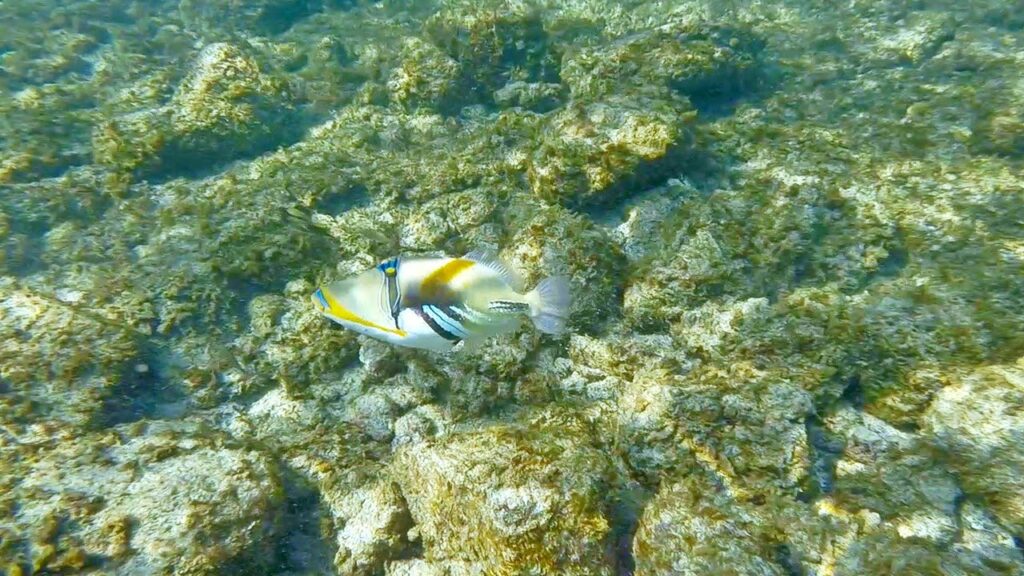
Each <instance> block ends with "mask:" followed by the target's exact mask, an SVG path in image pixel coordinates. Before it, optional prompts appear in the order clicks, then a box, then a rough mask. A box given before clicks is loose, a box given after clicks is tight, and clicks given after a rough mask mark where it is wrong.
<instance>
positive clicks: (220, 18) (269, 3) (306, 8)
mask: <svg viewBox="0 0 1024 576" xmlns="http://www.w3.org/2000/svg"><path fill="white" fill-rule="evenodd" d="M323 4H324V2H321V1H319V0H260V1H259V2H246V3H245V4H244V5H241V4H237V3H232V2H228V1H221V0H217V1H214V2H209V1H202V0H183V1H182V2H180V3H179V4H178V10H179V13H180V15H181V20H182V22H184V24H185V26H186V27H187V28H188V29H189V30H190V31H192V32H195V33H197V34H199V35H201V36H202V37H203V38H204V39H206V40H224V39H228V38H231V37H232V36H235V35H245V34H257V35H274V34H279V33H281V32H284V31H285V30H287V29H288V28H290V27H291V26H292V25H294V24H295V23H296V22H298V21H299V20H301V19H302V18H305V17H307V16H309V15H311V14H314V13H316V12H317V11H319V10H320V9H321V8H322V7H323Z"/></svg>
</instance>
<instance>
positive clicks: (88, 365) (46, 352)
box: [0, 277, 142, 426]
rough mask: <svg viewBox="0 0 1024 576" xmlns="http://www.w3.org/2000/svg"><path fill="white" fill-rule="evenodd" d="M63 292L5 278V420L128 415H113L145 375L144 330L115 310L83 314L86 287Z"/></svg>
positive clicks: (78, 421) (1, 293)
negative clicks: (142, 369) (124, 322)
mask: <svg viewBox="0 0 1024 576" xmlns="http://www.w3.org/2000/svg"><path fill="white" fill-rule="evenodd" d="M62 295H63V296H64V300H62V299H61V298H59V297H58V296H54V295H52V294H49V293H48V291H47V290H46V289H43V290H40V291H35V290H32V289H29V288H27V287H25V286H22V285H19V284H18V283H17V282H16V281H15V280H14V279H13V278H10V277H7V278H4V279H3V280H2V281H0V378H2V379H3V382H4V392H5V394H3V396H2V398H0V403H2V404H3V406H4V408H3V412H4V415H3V416H0V420H2V421H6V422H9V423H12V422H16V421H22V422H25V423H28V422H32V421H38V420H55V421H62V422H65V423H72V424H75V425H78V426H87V425H97V424H102V423H103V422H106V421H111V420H116V419H117V418H118V417H120V416H123V414H122V415H116V414H113V413H114V412H117V411H118V410H117V409H118V405H119V402H120V400H121V398H119V396H120V395H121V394H123V393H124V392H125V391H126V390H129V389H130V386H131V380H132V379H133V378H135V377H137V376H139V374H138V373H136V372H135V371H134V366H135V365H136V364H137V363H138V362H139V361H140V360H139V358H140V355H141V354H142V349H141V347H140V335H139V334H137V333H135V332H134V331H132V330H130V329H128V328H127V327H126V326H124V325H122V324H121V323H120V322H119V321H118V320H117V319H116V318H117V316H116V315H115V314H116V311H115V310H110V311H104V310H95V311H90V312H83V311H80V310H81V309H80V307H79V306H77V305H76V303H77V301H78V299H79V298H81V296H82V294H81V293H80V292H78V293H76V292H74V291H68V292H65V293H63V294H62ZM107 314H110V316H107Z"/></svg>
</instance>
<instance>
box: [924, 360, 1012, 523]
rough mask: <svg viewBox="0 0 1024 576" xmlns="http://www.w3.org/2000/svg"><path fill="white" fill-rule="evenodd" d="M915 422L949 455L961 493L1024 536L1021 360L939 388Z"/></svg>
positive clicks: (975, 373) (986, 369)
mask: <svg viewBox="0 0 1024 576" xmlns="http://www.w3.org/2000/svg"><path fill="white" fill-rule="evenodd" d="M921 423H922V426H923V429H924V432H925V433H926V434H928V435H930V436H931V437H932V438H933V441H934V442H935V444H936V445H937V446H938V447H939V448H940V449H941V450H943V451H944V452H946V453H948V454H949V457H950V459H951V463H952V466H953V468H954V470H956V472H957V473H958V474H959V475H960V478H961V481H962V483H963V487H964V491H965V492H967V494H969V495H975V496H978V497H980V498H982V499H983V500H984V501H985V503H986V504H987V505H988V506H989V509H990V510H991V511H992V514H993V515H995V517H996V518H998V519H999V521H1000V522H1001V523H1002V524H1003V525H1004V526H1006V527H1007V528H1009V529H1010V530H1011V531H1013V532H1014V533H1016V534H1018V535H1019V534H1021V533H1022V532H1024V476H1022V475H1021V473H1020V471H1021V470H1022V469H1024V361H1021V360H1018V361H1017V363H1016V364H1007V365H995V366H988V367H984V368H979V369H977V370H975V371H974V372H973V373H972V374H970V375H968V376H967V377H965V378H963V379H962V380H961V381H959V382H957V383H955V384H953V385H951V386H947V387H946V388H943V389H942V390H941V391H940V392H939V393H938V394H937V395H936V397H935V399H934V400H933V401H932V405H931V406H930V407H929V408H928V411H927V412H925V413H924V414H923V415H922V416H921Z"/></svg>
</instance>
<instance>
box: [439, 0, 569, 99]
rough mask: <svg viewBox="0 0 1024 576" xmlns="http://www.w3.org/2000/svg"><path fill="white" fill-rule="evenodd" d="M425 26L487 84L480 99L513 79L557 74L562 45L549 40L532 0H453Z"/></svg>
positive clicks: (474, 80)
mask: <svg viewBox="0 0 1024 576" xmlns="http://www.w3.org/2000/svg"><path fill="white" fill-rule="evenodd" d="M423 29H424V32H425V33H426V35H427V37H428V38H430V40H431V41H432V42H434V43H435V44H437V45H438V46H439V47H441V48H442V49H443V50H445V51H447V53H448V55H449V56H450V57H452V58H453V59H455V60H456V61H458V62H459V63H460V64H461V65H462V67H463V70H464V71H465V74H466V76H467V78H468V79H469V80H470V81H471V82H472V84H473V85H476V86H480V87H481V88H482V91H481V93H480V94H479V95H478V97H479V98H481V99H483V98H486V97H488V96H490V93H491V92H492V91H493V90H496V89H498V88H501V87H502V86H504V85H505V84H506V82H508V81H509V80H522V81H532V82H537V81H546V82H551V81H556V80H557V79H558V69H559V60H560V56H559V53H558V51H557V47H556V46H555V45H553V43H551V42H549V39H548V35H547V32H546V30H545V28H544V21H543V19H542V11H541V10H540V8H539V7H538V6H536V5H534V4H533V3H531V2H518V1H507V0H496V1H491V0H488V1H485V2H478V1H472V0H448V1H445V2H442V3H441V9H440V10H438V12H437V13H436V14H434V15H433V16H431V17H430V18H428V19H427V20H426V22H424V24H423Z"/></svg>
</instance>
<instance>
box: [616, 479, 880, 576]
mask: <svg viewBox="0 0 1024 576" xmlns="http://www.w3.org/2000/svg"><path fill="white" fill-rule="evenodd" d="M859 528H860V526H858V522H857V521H856V520H855V519H853V518H850V517H849V516H848V515H846V516H837V515H833V514H830V513H828V512H825V511H816V510H814V509H813V508H812V507H811V506H808V505H807V504H804V503H802V502H798V501H795V500H790V499H788V498H785V497H778V496H776V495H772V496H767V497H762V498H758V499H746V498H741V497H738V496H737V495H736V494H731V493H730V491H729V490H728V489H727V488H725V487H723V486H722V485H720V484H718V483H717V482H715V481H714V480H713V479H712V478H711V477H710V476H708V475H706V474H704V473H700V472H698V473H696V474H692V475H687V476H683V477H681V478H679V479H676V480H671V481H670V482H668V483H666V484H664V485H662V486H661V487H660V488H659V490H658V492H657V494H656V495H655V496H654V497H653V498H651V499H650V500H649V501H647V502H646V504H645V505H644V508H643V513H642V515H641V517H640V519H639V524H638V526H637V529H636V535H635V536H634V540H633V556H634V558H635V561H636V574H637V575H638V576H640V575H643V576H646V575H652V576H653V575H655V574H658V575H660V574H672V575H680V576H682V575H693V576H697V575H700V574H735V575H737V576H739V575H747V574H765V575H769V574H770V575H775V574H778V575H782V574H795V573H806V574H830V573H831V571H832V567H833V561H834V558H835V555H836V554H837V553H842V552H843V551H844V550H845V548H846V542H844V540H845V541H848V538H849V536H850V535H852V534H856V533H857V531H858V529H859Z"/></svg>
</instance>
